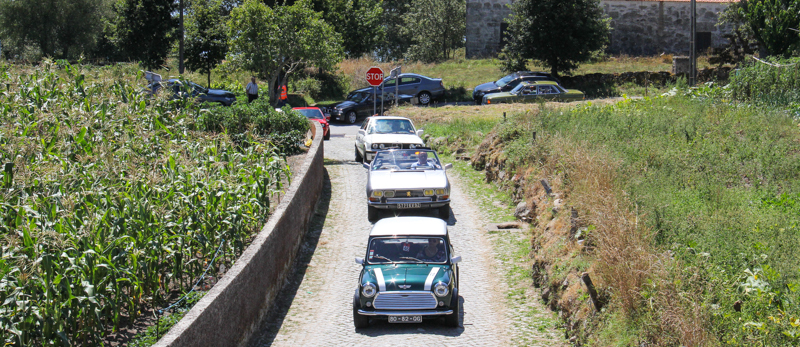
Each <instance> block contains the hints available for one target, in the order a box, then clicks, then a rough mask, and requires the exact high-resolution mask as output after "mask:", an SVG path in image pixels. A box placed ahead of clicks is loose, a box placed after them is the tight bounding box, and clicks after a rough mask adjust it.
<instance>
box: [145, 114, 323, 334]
mask: <svg viewBox="0 0 800 347" xmlns="http://www.w3.org/2000/svg"><path fill="white" fill-rule="evenodd" d="M311 123H312V126H313V127H314V129H313V131H314V133H319V134H322V128H321V127H320V125H319V123H317V122H311ZM323 152H324V151H323V141H322V136H314V142H313V144H312V145H311V148H310V149H309V151H308V154H307V155H306V158H305V161H304V162H303V164H302V167H301V168H300V170H299V171H298V172H299V173H298V174H297V175H296V177H293V178H292V184H291V185H290V186H289V189H288V190H287V192H286V194H285V195H284V196H283V198H282V199H281V203H280V204H278V207H277V208H276V210H275V212H274V213H273V214H272V216H270V218H269V220H268V221H267V224H266V225H265V226H264V228H263V229H261V231H260V232H259V233H258V235H257V236H256V238H255V239H254V240H253V242H252V243H251V244H250V246H249V247H247V249H246V250H245V251H244V253H242V255H241V256H240V257H239V259H238V260H236V263H235V264H234V266H233V267H231V269H230V270H229V271H228V272H227V273H226V274H225V276H223V277H222V279H220V281H219V282H218V283H217V284H216V285H215V286H214V287H213V288H212V289H211V290H210V291H209V292H208V293H207V294H206V295H205V296H204V297H203V298H202V299H201V300H200V301H199V302H197V304H195V305H194V307H192V309H191V310H190V311H189V312H188V313H187V314H186V316H184V317H183V319H181V321H180V322H178V324H176V325H175V326H173V327H172V329H170V331H169V332H168V333H167V334H166V335H164V337H163V338H162V339H161V340H159V341H158V343H157V344H156V346H159V347H164V346H187V347H188V346H191V347H196V346H219V347H222V346H231V347H233V346H240V345H243V344H244V343H246V341H247V339H248V338H249V337H250V336H251V335H252V333H253V330H254V329H255V328H257V327H258V324H259V323H260V322H261V319H262V318H263V316H264V315H265V314H266V313H267V311H268V310H269V308H270V307H271V306H272V304H273V300H274V299H275V297H276V295H277V294H278V291H280V289H281V286H282V285H283V283H284V280H285V278H286V276H287V274H288V273H289V271H290V270H291V267H292V264H293V263H294V259H295V255H296V254H297V250H298V248H299V246H300V243H301V241H302V239H303V235H304V234H305V232H306V228H307V226H308V222H309V221H310V220H311V217H312V215H313V213H314V208H315V206H316V204H317V201H318V200H319V198H320V196H321V194H322V184H323V175H324V172H323V162H322V159H323Z"/></svg>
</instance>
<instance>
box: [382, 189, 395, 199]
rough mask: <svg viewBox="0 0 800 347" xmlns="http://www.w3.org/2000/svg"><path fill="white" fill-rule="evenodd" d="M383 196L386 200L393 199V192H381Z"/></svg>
mask: <svg viewBox="0 0 800 347" xmlns="http://www.w3.org/2000/svg"><path fill="white" fill-rule="evenodd" d="M383 195H386V197H387V198H393V197H394V191H393V190H387V191H385V192H383Z"/></svg>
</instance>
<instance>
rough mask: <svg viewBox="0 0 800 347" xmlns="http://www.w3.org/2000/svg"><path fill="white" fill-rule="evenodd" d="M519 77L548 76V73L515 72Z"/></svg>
mask: <svg viewBox="0 0 800 347" xmlns="http://www.w3.org/2000/svg"><path fill="white" fill-rule="evenodd" d="M517 73H518V74H519V75H520V76H550V73H548V72H544V71H517Z"/></svg>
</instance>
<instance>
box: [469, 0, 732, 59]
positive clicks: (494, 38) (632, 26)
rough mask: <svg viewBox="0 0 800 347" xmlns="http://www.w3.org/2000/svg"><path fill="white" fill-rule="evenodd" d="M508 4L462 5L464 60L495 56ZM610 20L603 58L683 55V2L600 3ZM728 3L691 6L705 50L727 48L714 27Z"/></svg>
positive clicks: (475, 1)
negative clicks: (707, 40)
mask: <svg viewBox="0 0 800 347" xmlns="http://www.w3.org/2000/svg"><path fill="white" fill-rule="evenodd" d="M511 1H512V0H467V29H466V30H467V32H466V37H467V42H466V56H467V58H483V57H494V56H496V55H497V53H499V51H500V49H501V46H500V26H501V23H502V22H503V19H504V18H506V17H508V16H509V14H510V13H511V10H510V9H509V8H508V6H507V5H508V4H510V3H511ZM600 4H601V6H602V7H603V11H604V12H605V14H606V15H607V16H609V17H610V18H611V44H610V45H609V47H608V51H609V53H612V54H628V55H656V54H660V53H667V54H688V53H689V29H690V23H689V19H690V18H689V12H690V11H689V6H690V3H689V1H680V2H678V1H620V0H601V2H600ZM727 6H728V3H724V2H723V3H719V2H697V31H698V32H710V33H711V46H712V47H719V46H722V45H724V44H726V43H727V40H726V39H725V38H723V37H722V35H723V34H725V33H727V32H730V31H731V27H730V25H726V26H722V27H717V26H716V24H717V20H718V18H719V14H720V13H721V12H722V11H724V10H725V8H727Z"/></svg>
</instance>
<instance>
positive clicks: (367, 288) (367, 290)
mask: <svg viewBox="0 0 800 347" xmlns="http://www.w3.org/2000/svg"><path fill="white" fill-rule="evenodd" d="M445 290H447V289H445ZM377 292H378V289H377V288H375V285H374V284H372V283H369V282H367V283H364V285H363V286H361V295H363V296H364V297H367V298H371V297H373V296H375V293H377Z"/></svg>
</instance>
